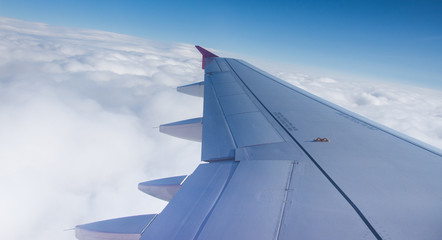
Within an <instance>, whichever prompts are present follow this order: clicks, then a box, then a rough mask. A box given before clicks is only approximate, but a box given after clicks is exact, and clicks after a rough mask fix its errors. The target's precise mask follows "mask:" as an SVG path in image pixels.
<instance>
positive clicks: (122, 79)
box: [0, 18, 442, 240]
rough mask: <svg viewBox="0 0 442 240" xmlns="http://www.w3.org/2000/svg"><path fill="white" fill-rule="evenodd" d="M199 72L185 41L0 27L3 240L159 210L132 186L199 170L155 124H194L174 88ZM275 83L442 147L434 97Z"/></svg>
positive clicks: (189, 151)
mask: <svg viewBox="0 0 442 240" xmlns="http://www.w3.org/2000/svg"><path fill="white" fill-rule="evenodd" d="M200 64H201V62H200V55H199V53H198V52H197V51H196V50H195V49H194V47H193V46H191V45H187V44H160V43H157V42H152V41H148V40H145V39H140V38H135V37H130V36H125V35H119V34H115V33H108V32H100V31H91V30H80V29H70V28H64V27H55V26H49V25H45V24H41V23H31V22H24V21H19V20H14V19H8V18H0V163H1V168H0V188H1V189H2V194H1V196H2V197H1V198H0V212H1V214H0V224H1V225H2V229H3V230H2V231H0V239H11V240H15V239H17V240H18V239H37V240H43V239H74V235H73V231H67V232H66V231H63V230H64V229H68V228H71V227H74V226H75V225H76V224H79V223H85V222H90V221H96V220H101V219H106V218H113V217H120V216H126V215H137V214H143V213H155V212H159V211H160V210H161V209H162V208H163V207H164V206H165V203H164V202H163V201H160V200H156V199H154V198H152V197H149V196H147V195H145V194H144V193H142V192H140V191H138V190H137V183H138V182H141V181H145V180H149V179H154V178H159V177H167V176H174V175H181V174H188V173H191V172H192V171H193V169H194V168H195V167H196V165H197V164H198V163H199V159H200V144H198V143H193V142H187V141H184V140H180V139H174V138H171V137H168V136H164V135H161V134H160V133H158V130H157V129H154V128H153V127H155V126H158V125H159V124H161V123H166V122H172V121H176V120H181V119H186V118H192V117H197V116H200V115H201V113H202V101H201V99H198V98H192V97H189V96H185V95H182V94H178V93H176V91H175V89H174V87H175V86H177V85H182V84H188V83H192V82H197V81H201V80H202V77H203V73H202V71H201V69H200ZM276 75H278V76H279V77H281V78H282V79H285V80H287V81H289V82H291V83H293V84H294V85H297V86H299V87H301V88H303V89H306V90H307V91H310V92H312V93H313V94H316V95H319V96H321V97H324V98H325V99H327V100H330V101H332V102H334V103H337V104H338V105H341V106H343V107H345V108H348V109H350V110H353V111H356V112H358V113H360V114H362V115H364V116H367V117H368V118H371V119H373V120H376V121H379V122H381V123H383V124H385V125H387V126H389V127H391V128H394V129H396V130H398V131H401V132H404V133H406V134H408V135H411V136H413V137H416V138H418V139H421V140H423V141H425V142H427V143H430V144H432V145H434V146H437V147H439V148H441V147H442V93H441V92H438V91H433V90H428V89H421V88H415V87H406V86H396V85H392V84H386V83H376V84H373V83H367V82H350V81H343V80H337V79H331V78H313V77H309V76H306V75H301V74H297V73H289V72H280V73H277V74H276Z"/></svg>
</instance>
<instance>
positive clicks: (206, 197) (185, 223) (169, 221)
mask: <svg viewBox="0 0 442 240" xmlns="http://www.w3.org/2000/svg"><path fill="white" fill-rule="evenodd" d="M236 165H237V163H236V162H233V161H225V162H215V163H209V164H201V165H200V166H199V167H198V168H197V169H196V170H195V172H194V173H193V174H191V175H190V176H189V177H188V178H187V180H186V181H185V182H184V184H183V186H182V187H181V188H180V190H179V191H178V192H177V193H176V195H175V196H174V197H173V199H172V200H171V201H170V202H169V204H168V205H167V206H166V208H165V209H164V210H163V211H162V212H161V214H159V215H158V216H157V217H156V218H155V220H154V221H153V222H152V223H151V225H150V226H149V227H148V228H147V229H146V231H145V232H144V234H143V235H142V237H141V240H146V239H194V237H195V236H196V235H197V234H198V232H199V231H200V228H201V226H202V225H203V223H204V221H205V219H206V217H207V216H208V215H210V212H211V210H212V208H213V207H214V206H215V204H216V202H217V200H218V198H219V196H220V195H221V193H222V192H223V190H224V188H225V186H226V184H227V183H228V181H229V179H230V177H231V175H232V174H233V172H234V171H235V168H236Z"/></svg>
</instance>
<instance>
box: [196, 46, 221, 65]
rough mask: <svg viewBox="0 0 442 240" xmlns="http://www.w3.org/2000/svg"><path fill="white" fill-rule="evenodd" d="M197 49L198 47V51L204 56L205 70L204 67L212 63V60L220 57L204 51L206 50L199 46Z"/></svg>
mask: <svg viewBox="0 0 442 240" xmlns="http://www.w3.org/2000/svg"><path fill="white" fill-rule="evenodd" d="M195 47H196V49H198V51H200V53H201V54H202V55H203V66H202V68H203V69H204V67H205V65H206V64H207V63H209V62H211V61H212V59H210V58H215V57H218V56H217V55H215V54H213V53H211V52H209V51H207V50H206V49H204V48H202V47H200V46H198V45H195Z"/></svg>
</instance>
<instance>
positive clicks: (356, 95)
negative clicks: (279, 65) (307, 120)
mask: <svg viewBox="0 0 442 240" xmlns="http://www.w3.org/2000/svg"><path fill="white" fill-rule="evenodd" d="M274 74H275V75H277V76H278V77H280V78H282V79H284V80H286V81H288V82H290V83H291V84H293V85H295V86H297V87H300V88H302V89H304V90H306V91H308V92H310V93H313V94H315V95H317V96H320V97H322V98H324V99H326V100H328V101H330V102H333V103H335V104H337V105H339V106H342V107H344V108H346V109H349V110H351V111H354V112H356V113H358V114H360V115H363V116H365V117H367V118H369V119H371V120H374V121H376V122H379V123H381V124H383V125H385V126H387V127H389V128H392V129H394V130H397V131H399V132H402V133H404V134H406V135H409V136H411V137H414V138H416V139H418V140H421V141H423V142H426V143H428V144H431V145H433V146H436V147H438V148H442V101H441V99H442V92H441V91H436V90H431V89H425V88H419V87H414V86H406V85H400V84H394V83H385V82H376V81H370V82H367V81H358V80H353V81H349V80H343V79H332V78H324V77H312V76H308V75H305V74H296V73H290V72H281V71H279V72H278V71H275V72H274Z"/></svg>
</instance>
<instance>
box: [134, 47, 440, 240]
mask: <svg viewBox="0 0 442 240" xmlns="http://www.w3.org/2000/svg"><path fill="white" fill-rule="evenodd" d="M204 61H205V66H204V68H205V77H204V78H205V79H204V109H203V120H202V121H203V124H202V125H203V126H202V153H201V159H202V160H203V161H204V162H206V163H203V164H201V165H200V167H198V168H197V170H196V171H195V172H194V173H193V174H192V175H190V176H189V177H188V179H187V180H186V181H185V182H184V183H183V185H182V187H181V188H180V190H179V191H178V193H177V194H176V195H175V196H174V198H173V199H172V200H171V201H170V203H169V205H168V206H166V208H165V209H164V210H163V212H162V213H161V214H159V215H158V216H157V217H156V218H155V220H154V221H153V222H152V223H151V224H150V225H149V227H148V228H147V229H146V231H145V233H144V234H143V236H142V237H141V239H293V238H297V239H401V240H402V239H440V238H441V236H442V230H441V229H440V226H441V223H442V177H441V173H442V157H441V155H440V153H439V152H437V151H434V150H432V149H430V148H428V147H426V146H423V145H420V144H418V143H415V142H414V141H413V140H410V139H408V138H405V137H403V136H401V135H398V134H396V133H394V132H392V131H390V130H388V129H386V128H384V127H382V126H380V125H377V124H375V123H372V122H370V121H368V120H366V119H364V118H362V117H360V116H358V115H356V114H353V113H350V112H348V111H346V110H343V109H341V108H339V107H337V106H335V105H333V104H330V103H328V102H326V101H324V100H321V99H319V98H317V97H315V96H313V95H311V94H309V93H307V92H305V91H303V90H300V89H298V88H296V87H293V86H291V85H288V84H287V83H284V82H282V81H281V80H278V79H276V78H275V77H273V76H271V75H269V74H267V73H264V72H262V71H261V70H259V69H257V68H255V67H253V66H251V65H249V64H247V63H245V62H242V61H240V60H236V59H226V58H220V57H217V56H216V55H214V56H211V55H210V56H209V55H207V56H206V58H205V59H204ZM317 137H321V138H327V139H328V140H329V141H328V142H324V141H322V142H321V141H314V140H315V139H316V138H317Z"/></svg>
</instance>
